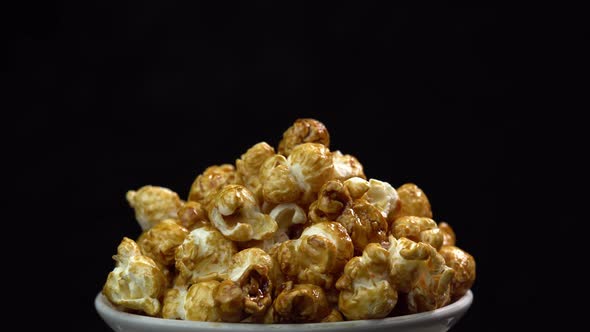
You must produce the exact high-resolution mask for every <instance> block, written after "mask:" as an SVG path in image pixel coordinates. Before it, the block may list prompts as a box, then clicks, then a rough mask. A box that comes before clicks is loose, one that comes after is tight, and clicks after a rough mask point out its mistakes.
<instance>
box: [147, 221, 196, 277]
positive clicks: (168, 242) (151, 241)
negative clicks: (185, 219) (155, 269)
mask: <svg viewBox="0 0 590 332" xmlns="http://www.w3.org/2000/svg"><path fill="white" fill-rule="evenodd" d="M187 235H188V231H187V230H186V228H184V227H182V226H180V225H178V223H177V222H176V220H174V219H166V220H162V221H161V222H159V223H158V224H156V225H155V226H154V227H152V228H150V229H148V230H147V231H145V232H143V233H142V234H141V236H140V237H139V238H138V239H137V245H138V246H139V248H140V249H141V252H142V253H143V254H144V255H146V256H148V257H150V258H151V259H153V260H154V262H156V264H158V265H159V266H164V267H170V266H172V265H174V253H175V251H176V248H177V247H178V246H179V245H181V244H182V243H183V242H184V239H185V238H186V237H187Z"/></svg>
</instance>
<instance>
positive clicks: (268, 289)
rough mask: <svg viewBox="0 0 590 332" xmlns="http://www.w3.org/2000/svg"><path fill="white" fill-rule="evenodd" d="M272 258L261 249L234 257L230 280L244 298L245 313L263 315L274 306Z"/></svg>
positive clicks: (240, 253)
mask: <svg viewBox="0 0 590 332" xmlns="http://www.w3.org/2000/svg"><path fill="white" fill-rule="evenodd" d="M272 268H273V261H272V258H271V257H270V256H269V255H268V254H267V253H266V252H264V250H262V249H259V248H249V249H245V250H242V251H240V252H238V253H237V254H235V255H234V257H233V258H232V264H231V267H230V270H229V280H231V281H233V282H234V283H236V284H237V285H238V286H239V287H240V288H241V289H242V294H243V297H244V300H243V303H244V312H245V313H246V314H249V315H256V316H257V315H262V314H264V313H265V312H266V310H267V309H268V307H269V306H270V305H271V304H272V298H271V294H272V289H273V283H272V280H271V278H272V277H271V272H272Z"/></svg>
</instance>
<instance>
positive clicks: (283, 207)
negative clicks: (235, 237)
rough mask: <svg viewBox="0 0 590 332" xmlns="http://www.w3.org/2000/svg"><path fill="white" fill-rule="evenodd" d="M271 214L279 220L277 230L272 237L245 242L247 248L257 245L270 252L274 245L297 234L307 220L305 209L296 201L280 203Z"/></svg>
mask: <svg viewBox="0 0 590 332" xmlns="http://www.w3.org/2000/svg"><path fill="white" fill-rule="evenodd" d="M269 215H270V217H271V218H272V219H274V220H275V221H276V222H277V225H278V228H277V230H276V231H275V232H274V234H273V235H272V237H271V238H268V239H265V240H258V241H256V240H255V241H250V242H247V243H245V244H244V245H245V246H246V247H247V248H250V247H257V248H261V249H262V250H264V251H266V252H270V251H271V249H272V248H273V247H275V246H277V245H279V244H281V243H283V242H285V241H287V240H289V239H290V238H291V237H292V236H293V235H292V234H295V233H296V231H297V230H299V229H300V228H301V227H303V226H304V224H305V223H306V222H307V216H306V215H305V211H304V210H303V208H301V207H300V206H298V205H297V204H295V203H283V204H279V205H277V206H275V207H274V208H273V209H272V210H271V211H270V213H269Z"/></svg>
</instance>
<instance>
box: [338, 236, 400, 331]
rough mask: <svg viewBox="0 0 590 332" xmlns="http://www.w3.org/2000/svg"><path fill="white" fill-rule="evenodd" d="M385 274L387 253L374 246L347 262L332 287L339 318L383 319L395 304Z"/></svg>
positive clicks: (395, 301) (390, 286) (387, 275)
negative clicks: (339, 314)
mask: <svg viewBox="0 0 590 332" xmlns="http://www.w3.org/2000/svg"><path fill="white" fill-rule="evenodd" d="M389 273H390V265H389V252H388V251H387V249H385V248H383V247H382V246H381V245H380V244H377V243H370V244H369V245H367V247H366V248H365V250H364V251H363V255H362V256H360V257H354V258H352V259H351V260H350V261H348V263H346V266H345V267H344V273H343V274H342V277H340V279H338V282H337V283H336V288H338V289H339V290H341V292H340V298H339V300H338V308H339V309H340V311H341V312H342V314H344V316H345V317H346V318H347V319H352V320H356V319H373V318H383V317H387V315H389V313H390V312H391V310H392V309H393V308H394V307H395V304H396V303H397V291H396V289H395V288H394V287H393V286H392V285H391V284H390V281H389V280H390V277H389Z"/></svg>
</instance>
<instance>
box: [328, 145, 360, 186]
mask: <svg viewBox="0 0 590 332" xmlns="http://www.w3.org/2000/svg"><path fill="white" fill-rule="evenodd" d="M332 160H333V162H334V177H333V178H334V179H337V180H340V181H345V180H348V179H350V178H353V177H358V178H362V179H366V178H367V177H366V176H365V173H364V171H363V165H362V164H361V163H360V162H359V161H358V159H356V158H355V157H354V156H351V155H349V154H342V152H340V151H334V152H332Z"/></svg>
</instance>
